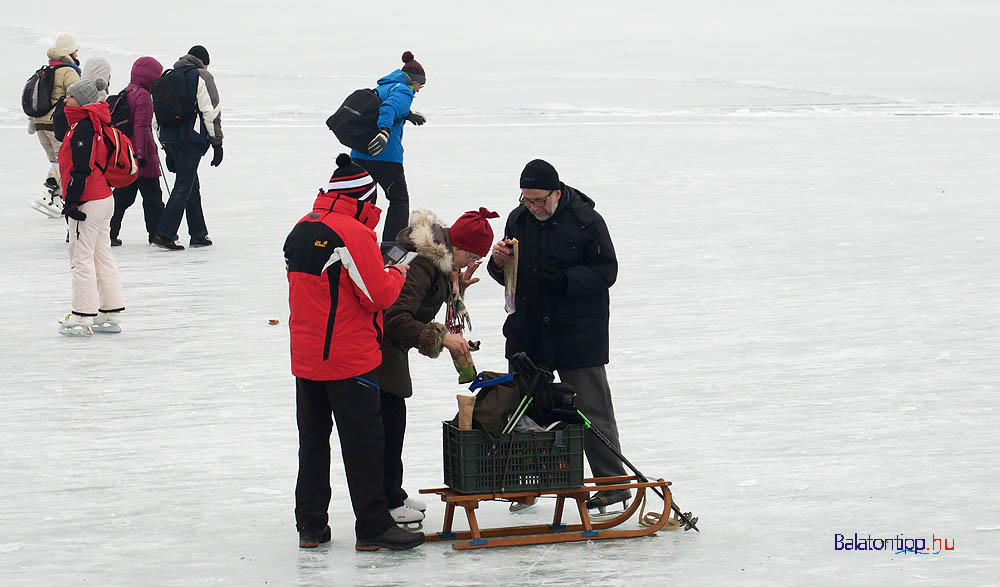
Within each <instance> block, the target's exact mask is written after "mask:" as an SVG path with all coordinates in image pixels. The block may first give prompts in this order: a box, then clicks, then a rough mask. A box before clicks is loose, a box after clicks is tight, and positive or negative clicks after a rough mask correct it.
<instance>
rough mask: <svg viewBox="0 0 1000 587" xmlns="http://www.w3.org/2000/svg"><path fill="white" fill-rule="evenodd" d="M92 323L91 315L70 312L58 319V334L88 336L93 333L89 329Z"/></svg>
mask: <svg viewBox="0 0 1000 587" xmlns="http://www.w3.org/2000/svg"><path fill="white" fill-rule="evenodd" d="M93 324H94V318H93V316H81V315H79V314H74V313H72V312H71V313H69V314H66V316H65V317H63V319H62V320H60V321H59V334H63V335H66V336H90V335H91V334H93V333H94V331H93V330H92V329H91V327H92V326H93Z"/></svg>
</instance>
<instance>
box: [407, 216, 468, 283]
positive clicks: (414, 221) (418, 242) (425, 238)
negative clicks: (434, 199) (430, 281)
mask: <svg viewBox="0 0 1000 587" xmlns="http://www.w3.org/2000/svg"><path fill="white" fill-rule="evenodd" d="M396 242H397V243H399V245H400V246H402V247H404V248H406V249H408V250H411V251H416V252H417V254H418V255H420V256H421V257H424V258H425V259H427V260H428V261H430V262H431V263H434V265H435V266H436V267H437V268H438V269H440V270H441V271H442V272H444V273H451V272H452V269H453V268H454V266H455V261H454V256H453V254H452V247H451V239H449V238H448V227H447V226H446V225H445V224H443V223H442V222H441V221H440V220H438V218H437V216H435V215H434V213H433V212H431V211H429V210H415V211H414V212H413V213H412V214H410V224H409V225H408V226H407V227H406V228H404V229H403V230H401V231H399V234H398V235H396Z"/></svg>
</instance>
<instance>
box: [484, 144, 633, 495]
mask: <svg viewBox="0 0 1000 587" xmlns="http://www.w3.org/2000/svg"><path fill="white" fill-rule="evenodd" d="M520 186H521V194H520V198H519V201H520V203H521V205H520V206H518V207H517V208H515V209H514V211H512V212H511V213H510V216H508V218H507V225H506V228H505V232H504V235H505V237H504V239H503V240H501V241H500V242H498V243H496V244H495V245H494V246H493V250H492V256H491V257H490V262H489V263H487V266H486V267H487V270H488V271H489V274H490V275H491V276H492V277H493V279H495V280H496V281H497V282H498V283H500V284H501V285H502V284H503V283H504V274H503V266H504V265H505V264H506V263H509V262H510V261H511V259H512V257H513V255H512V253H511V249H510V243H511V239H514V238H516V239H517V241H518V265H517V290H516V292H515V294H514V304H515V306H514V307H515V309H514V312H513V313H512V314H510V315H509V316H508V317H507V321H506V323H505V324H504V327H503V333H504V336H505V337H506V338H507V349H506V356H507V358H508V359H510V358H511V357H512V356H514V354H516V353H518V352H522V351H523V352H525V353H527V355H528V357H530V358H531V359H532V360H534V361H535V362H536V363H538V364H539V365H544V366H546V367H548V368H550V369H553V370H555V371H556V372H557V373H558V374H559V379H560V380H561V381H562V382H564V383H569V384H570V385H572V386H573V388H574V390H575V391H576V393H577V398H576V403H577V407H579V408H580V410H581V411H582V412H583V413H584V414H585V415H586V416H587V417H588V418H589V419H590V421H591V422H593V424H594V426H595V427H596V428H598V429H599V430H600V431H601V432H603V433H604V434H605V435H606V436H607V437H608V438H609V439H610V440H611V442H612V444H614V445H615V447H616V448H620V445H619V442H618V426H617V424H616V423H615V412H614V407H613V406H612V403H611V388H610V386H609V385H608V378H607V374H606V372H605V367H604V366H605V365H606V364H607V363H608V346H609V345H608V318H609V313H610V312H609V306H610V300H609V295H608V289H609V288H610V287H611V286H612V285H614V283H615V279H616V278H617V276H618V260H617V259H616V258H615V248H614V245H613V244H612V243H611V235H610V234H609V233H608V227H607V225H606V224H605V223H604V219H603V218H602V217H601V215H600V214H598V213H597V211H596V210H594V201H593V200H591V199H590V198H589V197H588V196H587V195H586V194H584V193H583V192H581V191H579V190H577V189H575V188H572V187H570V186H568V185H566V184H564V183H562V182H561V181H559V174H558V172H556V170H555V168H554V167H552V165H551V164H549V163H548V162H546V161H543V160H541V159H535V160H533V161H531V162H529V163H528V164H527V165H526V166H525V167H524V171H522V172H521V181H520ZM584 450H585V452H586V454H587V460H588V462H589V463H590V469H591V471H592V472H593V474H594V476H595V477H608V476H615V475H624V474H625V469H624V467H623V466H622V463H621V461H620V460H619V459H618V457H616V456H615V455H614V453H613V452H611V451H610V450H609V449H608V447H607V446H605V445H604V444H602V443H601V442H600V441H599V440H597V439H596V438H595V437H593V436H592V435H587V437H586V444H585V446H584ZM629 497H631V493H630V492H629V491H628V490H614V491H601V492H598V493H597V495H595V496H594V497H592V498H591V499H590V500H588V501H587V507H589V508H597V507H604V506H607V505H610V504H614V503H619V502H623V501H625V500H627V499H628V498H629Z"/></svg>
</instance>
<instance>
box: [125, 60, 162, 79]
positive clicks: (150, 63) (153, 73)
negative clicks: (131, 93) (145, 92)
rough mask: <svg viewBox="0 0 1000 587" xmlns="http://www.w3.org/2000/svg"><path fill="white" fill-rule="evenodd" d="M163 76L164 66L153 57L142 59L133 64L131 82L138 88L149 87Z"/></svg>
mask: <svg viewBox="0 0 1000 587" xmlns="http://www.w3.org/2000/svg"><path fill="white" fill-rule="evenodd" d="M161 74H163V65H162V64H160V62H159V61H157V60H156V59H154V58H152V57H140V58H138V59H136V60H135V63H133V64H132V78H131V80H130V81H131V82H132V83H133V84H135V85H137V86H147V85H149V84H152V83H153V82H155V81H156V79H157V78H159V77H160V75H161Z"/></svg>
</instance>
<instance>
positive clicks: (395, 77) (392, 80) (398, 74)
mask: <svg viewBox="0 0 1000 587" xmlns="http://www.w3.org/2000/svg"><path fill="white" fill-rule="evenodd" d="M386 84H403V85H404V86H406V87H407V88H409V87H410V78H408V77H406V74H405V73H403V70H402V69H397V70H396V71H394V72H392V73H390V74H388V75H386V76H384V77H382V78H381V79H379V80H378V85H380V86H384V85H386Z"/></svg>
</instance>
